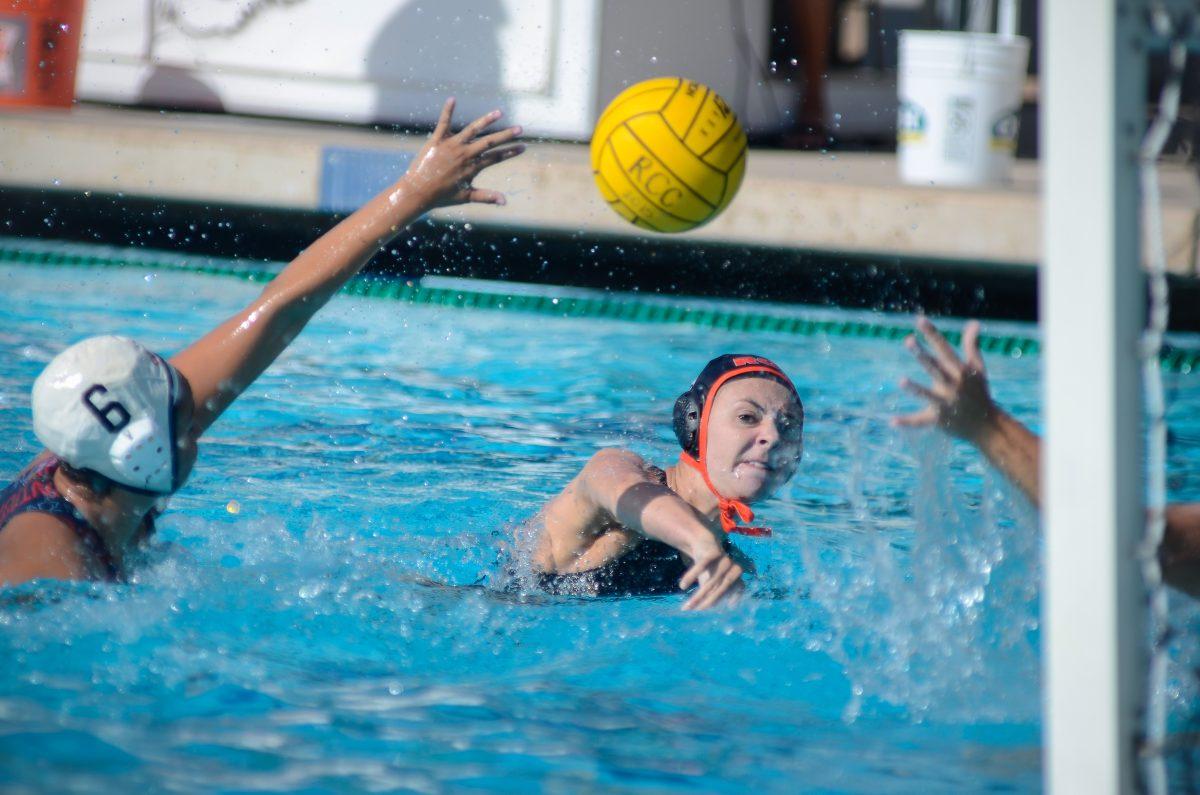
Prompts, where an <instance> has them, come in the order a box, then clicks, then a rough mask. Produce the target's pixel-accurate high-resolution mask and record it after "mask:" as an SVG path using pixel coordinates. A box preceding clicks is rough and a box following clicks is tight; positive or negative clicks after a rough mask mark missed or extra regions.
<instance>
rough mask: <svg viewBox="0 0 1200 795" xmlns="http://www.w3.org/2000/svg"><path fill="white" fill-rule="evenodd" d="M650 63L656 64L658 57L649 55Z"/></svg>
mask: <svg viewBox="0 0 1200 795" xmlns="http://www.w3.org/2000/svg"><path fill="white" fill-rule="evenodd" d="M650 63H658V56H657V55H651V56H650Z"/></svg>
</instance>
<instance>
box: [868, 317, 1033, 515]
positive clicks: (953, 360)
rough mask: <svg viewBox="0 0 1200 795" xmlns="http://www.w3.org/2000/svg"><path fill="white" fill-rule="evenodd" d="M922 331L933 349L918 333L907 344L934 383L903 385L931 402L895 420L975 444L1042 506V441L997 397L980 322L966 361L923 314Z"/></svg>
mask: <svg viewBox="0 0 1200 795" xmlns="http://www.w3.org/2000/svg"><path fill="white" fill-rule="evenodd" d="M917 329H918V330H919V331H920V332H921V335H922V336H923V337H924V338H925V339H926V340H927V341H928V343H929V348H926V347H925V345H923V344H922V343H921V341H920V339H918V338H917V336H916V335H915V334H912V335H909V336H908V338H907V339H905V340H904V345H905V347H906V348H908V350H909V351H911V352H912V354H913V356H914V357H916V359H917V361H918V362H920V364H921V366H922V367H923V368H924V369H925V371H926V372H927V373H929V375H930V377H931V378H932V379H933V382H932V383H931V384H930V386H928V387H926V386H922V385H921V384H918V383H916V382H914V381H912V380H910V379H908V378H905V379H904V380H903V381H902V382H901V385H902V386H903V387H904V388H905V389H907V390H908V391H910V392H912V393H913V394H914V395H916V396H917V397H920V398H923V399H924V400H925V401H927V403H928V405H927V406H926V407H925V408H924V409H922V410H921V411H918V412H915V413H912V414H906V415H902V416H899V417H895V418H893V420H892V423H893V424H894V425H897V426H902V427H910V428H921V427H930V426H936V427H939V428H941V429H942V430H944V431H945V432H946V433H949V434H950V435H952V436H957V437H958V438H960V439H964V440H966V441H968V442H970V443H971V444H973V445H975V446H976V447H977V448H979V450H980V451H981V452H982V453H983V454H984V456H985V457H986V458H987V459H988V460H989V461H991V462H992V465H993V466H995V467H996V468H997V469H999V470H1000V472H1001V473H1003V474H1004V475H1005V476H1006V477H1007V478H1008V479H1009V480H1011V481H1012V482H1013V483H1015V484H1016V485H1017V486H1018V488H1020V489H1021V491H1023V492H1024V493H1025V495H1026V496H1027V497H1029V499H1030V500H1032V501H1033V503H1034V505H1040V504H1041V486H1040V483H1039V479H1038V472H1039V467H1040V466H1041V464H1040V462H1041V441H1040V440H1039V439H1038V437H1037V435H1036V434H1035V433H1033V431H1031V430H1029V429H1028V428H1027V427H1025V426H1024V425H1023V424H1021V422H1020V421H1018V420H1016V419H1015V418H1013V417H1012V416H1011V415H1010V414H1008V413H1007V412H1006V411H1004V410H1003V409H1002V408H1000V406H998V405H996V402H995V401H994V400H992V394H991V390H990V389H989V388H988V381H987V372H986V370H985V369H984V364H983V354H982V353H980V350H979V323H978V322H976V321H971V322H970V323H968V324H967V325H966V326H965V327H964V328H963V337H962V347H963V353H964V354H965V359H963V358H959V355H958V353H957V352H956V351H955V350H954V346H952V345H951V344H950V343H949V342H948V341H947V340H946V338H945V337H943V336H942V334H941V332H939V331H938V330H937V327H935V326H934V325H933V323H932V322H930V321H929V319H928V318H924V317H923V318H920V319H919V320H918V321H917ZM930 348H932V350H930Z"/></svg>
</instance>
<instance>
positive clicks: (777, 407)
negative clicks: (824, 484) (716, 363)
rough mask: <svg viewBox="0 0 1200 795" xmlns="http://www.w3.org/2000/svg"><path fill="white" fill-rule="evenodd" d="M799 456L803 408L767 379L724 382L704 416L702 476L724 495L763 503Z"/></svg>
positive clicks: (788, 392) (793, 469)
mask: <svg viewBox="0 0 1200 795" xmlns="http://www.w3.org/2000/svg"><path fill="white" fill-rule="evenodd" d="M803 452H804V408H803V406H801V405H800V402H799V401H797V400H796V398H795V396H794V395H793V394H792V392H791V390H790V389H788V388H787V387H785V386H784V385H783V384H781V383H779V382H778V381H776V380H774V379H772V378H756V377H742V378H735V379H734V380H732V381H729V382H728V383H726V384H725V385H724V386H722V387H721V388H720V389H719V390H717V394H716V397H715V398H714V399H713V405H712V408H711V409H710V411H709V417H708V450H707V460H706V461H705V463H706V464H707V466H708V475H709V477H710V478H711V479H712V482H713V486H715V487H716V489H717V491H718V492H720V493H721V494H723V495H725V496H726V497H730V498H733V499H738V500H742V501H743V502H754V501H755V500H761V499H764V498H766V497H768V496H770V494H771V493H772V492H773V491H775V489H777V488H779V487H780V486H782V485H783V484H784V483H787V482H788V480H790V479H791V477H792V475H794V474H795V473H796V467H797V466H799V464H800V457H801V455H802V454H803Z"/></svg>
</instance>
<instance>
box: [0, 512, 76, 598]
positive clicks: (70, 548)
mask: <svg viewBox="0 0 1200 795" xmlns="http://www.w3.org/2000/svg"><path fill="white" fill-rule="evenodd" d="M89 573H90V572H89V567H88V560H87V553H86V552H85V550H84V549H83V548H82V545H81V544H80V542H79V536H78V534H77V533H76V532H75V528H73V527H72V526H71V525H70V524H69V523H68V522H66V521H65V520H64V519H62V518H61V517H58V516H55V515H54V514H51V513H46V512H44V511H25V512H24V513H20V514H17V515H16V516H14V517H13V518H12V519H10V520H8V522H7V523H6V524H5V525H4V527H3V528H0V585H15V584H18V583H22V582H28V581H29V580H36V579H42V578H48V579H59V580H78V579H84V578H86V577H88V575H89Z"/></svg>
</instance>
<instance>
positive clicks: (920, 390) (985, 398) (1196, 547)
mask: <svg viewBox="0 0 1200 795" xmlns="http://www.w3.org/2000/svg"><path fill="white" fill-rule="evenodd" d="M917 328H918V329H919V330H920V332H921V334H922V335H923V336H924V337H925V338H926V339H927V340H928V341H929V344H930V346H931V347H932V348H933V351H932V352H930V351H929V350H927V349H926V348H925V347H924V346H922V345H921V343H920V342H919V341H918V340H917V338H916V337H915V336H910V337H909V338H908V339H906V340H905V346H906V347H907V348H908V349H909V350H910V351H912V353H913V355H914V356H915V357H916V358H917V360H918V361H919V362H920V363H921V366H922V367H924V368H925V370H926V372H928V373H929V375H930V376H931V377H932V378H933V383H932V385H931V386H929V387H924V386H921V385H919V384H916V383H913V382H912V381H910V380H909V379H907V378H906V379H904V381H903V382H902V383H903V385H904V387H905V388H906V389H908V390H909V391H911V392H913V393H914V394H916V395H917V396H919V397H922V398H924V399H925V400H927V401H928V402H929V405H928V406H926V407H925V408H924V409H922V410H921V411H918V412H916V413H913V414H907V415H904V416H900V417H896V418H894V419H893V420H892V422H893V424H895V425H898V426H907V427H928V426H935V425H936V426H938V427H940V428H942V429H943V430H945V431H946V432H947V433H950V434H952V435H954V436H957V437H959V438H961V439H965V440H966V441H968V442H970V443H971V444H973V445H975V446H976V447H978V448H979V449H980V451H982V452H983V454H984V455H985V456H986V457H987V459H988V460H989V461H991V462H992V464H993V465H994V466H995V467H996V468H997V469H999V470H1000V472H1001V473H1002V474H1004V475H1005V476H1006V477H1007V478H1009V479H1010V480H1012V481H1013V482H1014V483H1016V484H1017V486H1018V487H1020V489H1021V490H1022V491H1023V492H1025V494H1026V495H1027V496H1028V497H1029V499H1030V500H1032V501H1033V503H1034V505H1037V506H1039V507H1040V505H1041V486H1040V470H1041V449H1042V442H1041V439H1039V438H1038V436H1037V434H1035V433H1034V432H1033V431H1031V430H1029V429H1028V428H1026V427H1025V426H1024V425H1022V424H1021V423H1020V422H1019V421H1018V420H1016V419H1014V418H1013V417H1012V416H1010V415H1009V414H1007V413H1006V412H1004V411H1003V410H1002V409H1001V408H1000V407H999V406H997V405H996V403H995V402H994V401H993V400H992V396H991V392H990V390H989V389H988V384H987V374H986V373H985V371H984V367H983V355H982V354H981V353H980V351H979V324H978V323H977V322H975V321H972V322H970V323H968V324H967V325H966V327H965V328H964V329H963V351H964V352H965V354H966V360H965V361H963V360H961V359H959V357H958V354H957V353H955V351H954V348H953V347H952V346H951V345H950V343H949V342H947V340H946V338H945V337H943V336H942V335H941V333H940V332H938V330H937V328H936V327H934V325H933V323H931V322H930V321H929V320H928V319H927V318H921V319H920V320H918V321H917ZM1165 514H1166V515H1165V518H1166V529H1165V532H1164V534H1163V541H1162V544H1161V545H1160V546H1159V549H1158V557H1159V561H1160V562H1161V564H1162V568H1163V579H1164V580H1166V582H1167V584H1168V585H1171V586H1172V587H1174V588H1178V589H1179V590H1181V591H1183V592H1185V593H1187V594H1190V595H1191V596H1194V597H1200V503H1175V504H1172V505H1168V506H1167V509H1166V512H1165Z"/></svg>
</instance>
